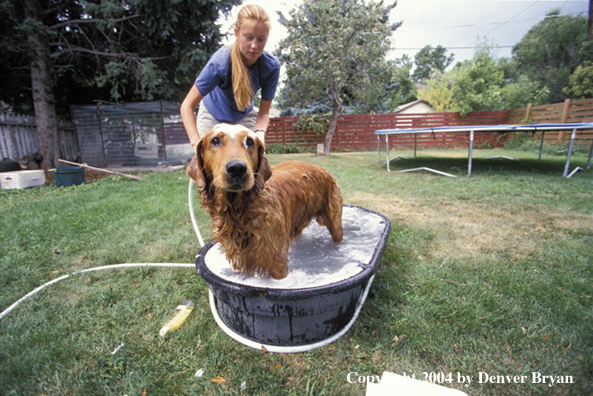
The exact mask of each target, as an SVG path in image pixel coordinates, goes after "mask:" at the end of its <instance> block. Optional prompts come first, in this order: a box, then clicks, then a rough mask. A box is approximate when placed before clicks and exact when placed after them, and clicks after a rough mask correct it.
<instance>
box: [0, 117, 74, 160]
mask: <svg viewBox="0 0 593 396" xmlns="http://www.w3.org/2000/svg"><path fill="white" fill-rule="evenodd" d="M58 142H59V145H60V154H61V157H60V158H63V159H66V160H71V161H72V160H76V159H77V157H78V144H77V140H76V135H75V133H74V126H73V125H72V124H71V123H68V122H62V121H60V123H59V124H58ZM38 150H39V147H38V146H37V131H36V129H35V117H33V116H27V115H19V114H12V113H0V152H1V154H2V158H10V159H11V160H14V161H17V160H20V159H21V158H23V157H24V156H25V155H27V154H31V153H34V152H36V151H38Z"/></svg>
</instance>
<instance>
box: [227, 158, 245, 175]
mask: <svg viewBox="0 0 593 396" xmlns="http://www.w3.org/2000/svg"><path fill="white" fill-rule="evenodd" d="M246 172H247V165H246V164H245V162H243V161H240V160H232V161H229V162H228V163H227V164H226V173H227V174H228V175H229V176H230V177H232V178H233V179H238V178H241V177H243V176H245V173H246Z"/></svg>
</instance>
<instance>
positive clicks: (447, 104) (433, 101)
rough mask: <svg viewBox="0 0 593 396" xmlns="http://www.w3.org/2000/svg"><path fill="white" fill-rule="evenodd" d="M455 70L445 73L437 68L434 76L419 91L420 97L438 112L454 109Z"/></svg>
mask: <svg viewBox="0 0 593 396" xmlns="http://www.w3.org/2000/svg"><path fill="white" fill-rule="evenodd" d="M454 73H455V72H454V71H451V72H449V73H443V72H441V71H439V70H435V71H434V73H432V78H430V79H429V80H426V82H425V85H424V86H422V87H421V88H420V89H419V91H418V98H419V99H422V100H425V101H426V102H428V103H429V104H430V106H431V107H432V108H433V109H435V110H436V111H438V112H444V111H451V110H452V109H453V85H455V81H454V79H453V78H452V75H453V74H454Z"/></svg>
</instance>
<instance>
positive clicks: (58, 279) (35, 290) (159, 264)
mask: <svg viewBox="0 0 593 396" xmlns="http://www.w3.org/2000/svg"><path fill="white" fill-rule="evenodd" d="M131 267H169V268H171V267H195V264H177V263H175V264H167V263H128V264H113V265H105V266H103V267H95V268H88V269H85V270H81V271H76V272H73V273H71V274H66V275H62V276H60V277H59V278H56V279H54V280H52V281H49V282H47V283H45V284H43V285H41V286H39V287H38V288H36V289H34V290H32V291H30V292H29V293H27V294H25V295H24V296H23V297H22V298H20V299H19V300H17V301H16V302H15V303H14V304H12V305H11V306H10V307H8V308H6V309H5V310H4V311H2V313H0V319H2V318H4V317H5V316H6V315H8V314H9V313H10V312H11V311H12V310H13V309H15V308H16V307H17V305H19V304H20V303H22V302H23V301H25V300H26V299H28V298H29V297H32V296H34V295H35V294H37V293H39V292H40V291H41V290H43V289H45V288H46V287H47V286H50V285H53V284H54V283H58V282H59V281H61V280H64V279H66V278H69V277H70V276H71V275H78V274H84V273H85V272H93V271H102V270H106V269H115V268H131Z"/></svg>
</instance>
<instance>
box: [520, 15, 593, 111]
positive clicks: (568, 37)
mask: <svg viewBox="0 0 593 396" xmlns="http://www.w3.org/2000/svg"><path fill="white" fill-rule="evenodd" d="M559 14H560V11H559V10H553V11H551V12H549V13H548V14H547V15H546V18H545V19H544V20H543V21H541V22H540V23H538V24H537V25H535V26H534V27H532V28H531V29H530V30H529V31H528V32H527V34H525V36H524V37H523V38H522V39H521V41H519V42H518V43H517V44H516V45H515V46H514V47H513V60H514V61H515V62H516V63H517V68H518V72H519V73H520V74H525V75H527V76H528V77H529V78H530V79H531V80H533V81H537V82H539V83H540V84H541V85H542V86H545V87H547V88H548V90H549V92H550V96H549V99H548V100H549V101H550V102H561V101H563V100H564V99H565V98H566V94H564V93H563V92H562V89H563V88H564V87H566V86H567V85H568V83H569V80H568V79H569V76H570V75H571V74H572V73H573V72H574V71H575V69H576V68H577V66H578V65H580V64H582V63H584V62H587V61H593V51H592V49H593V43H592V42H591V40H589V39H588V37H587V18H586V17H584V16H574V15H563V16H560V15H559Z"/></svg>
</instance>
